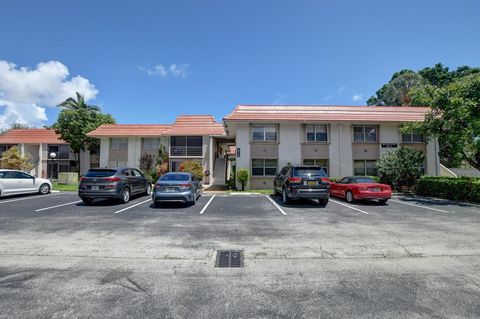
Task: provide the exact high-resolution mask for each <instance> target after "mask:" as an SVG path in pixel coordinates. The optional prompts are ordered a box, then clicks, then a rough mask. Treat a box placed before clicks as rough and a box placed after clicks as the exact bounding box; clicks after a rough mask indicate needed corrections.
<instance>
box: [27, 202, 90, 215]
mask: <svg viewBox="0 0 480 319" xmlns="http://www.w3.org/2000/svg"><path fill="white" fill-rule="evenodd" d="M80 202H82V201H81V200H77V201H74V202H70V203H65V204H60V205H55V206H50V207H45V208H40V209H35V212H37V213H38V212H42V211H44V210H48V209H53V208H57V207H63V206H67V205H73V204H77V203H80Z"/></svg>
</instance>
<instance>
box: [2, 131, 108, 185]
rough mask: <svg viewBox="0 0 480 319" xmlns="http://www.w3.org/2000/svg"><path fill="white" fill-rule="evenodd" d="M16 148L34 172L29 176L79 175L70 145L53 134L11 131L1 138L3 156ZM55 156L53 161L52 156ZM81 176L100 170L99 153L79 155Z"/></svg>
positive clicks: (86, 152) (48, 132)
mask: <svg viewBox="0 0 480 319" xmlns="http://www.w3.org/2000/svg"><path fill="white" fill-rule="evenodd" d="M12 146H17V147H18V149H19V150H20V153H21V155H22V156H25V155H27V156H28V157H29V158H30V160H31V162H32V164H33V169H32V170H31V171H30V174H33V175H35V176H38V177H43V178H53V179H57V178H58V173H62V172H78V167H77V164H76V160H75V154H74V152H73V151H72V149H71V148H70V145H69V144H68V143H67V142H65V141H64V140H62V139H61V138H60V136H59V135H58V134H56V133H55V131H54V130H50V129H45V128H28V129H12V130H9V131H7V132H6V133H5V134H3V135H1V136H0V155H1V154H2V153H3V152H5V151H6V150H8V149H9V148H10V147H12ZM52 153H53V154H55V157H54V158H52V157H51V156H50V155H51V154H52ZM79 160H80V167H81V172H80V173H81V174H83V173H85V172H86V171H87V170H88V169H89V168H90V167H98V165H99V162H98V160H99V157H98V152H96V151H88V150H87V151H85V152H84V151H81V152H80V159H79Z"/></svg>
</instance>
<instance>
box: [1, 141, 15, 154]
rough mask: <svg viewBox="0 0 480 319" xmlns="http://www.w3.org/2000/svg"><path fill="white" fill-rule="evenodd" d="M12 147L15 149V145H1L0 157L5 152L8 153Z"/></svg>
mask: <svg viewBox="0 0 480 319" xmlns="http://www.w3.org/2000/svg"><path fill="white" fill-rule="evenodd" d="M11 147H13V145H8V144H3V145H0V155H2V153H3V152H6V151H7V150H8V149H10V148H11Z"/></svg>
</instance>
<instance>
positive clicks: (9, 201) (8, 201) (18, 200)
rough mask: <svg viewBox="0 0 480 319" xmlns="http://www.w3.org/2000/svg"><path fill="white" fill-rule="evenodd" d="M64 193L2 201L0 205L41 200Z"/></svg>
mask: <svg viewBox="0 0 480 319" xmlns="http://www.w3.org/2000/svg"><path fill="white" fill-rule="evenodd" d="M60 194H63V193H55V194H48V195H36V196H30V197H25V198H23V197H22V198H16V199H9V200H2V201H0V204H6V203H12V202H20V201H23V200H28V199H39V198H45V197H50V196H58V195H60Z"/></svg>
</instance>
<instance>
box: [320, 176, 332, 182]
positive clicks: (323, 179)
mask: <svg viewBox="0 0 480 319" xmlns="http://www.w3.org/2000/svg"><path fill="white" fill-rule="evenodd" d="M320 180H321V181H322V182H324V183H329V182H330V179H329V178H328V177H322V178H320Z"/></svg>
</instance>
